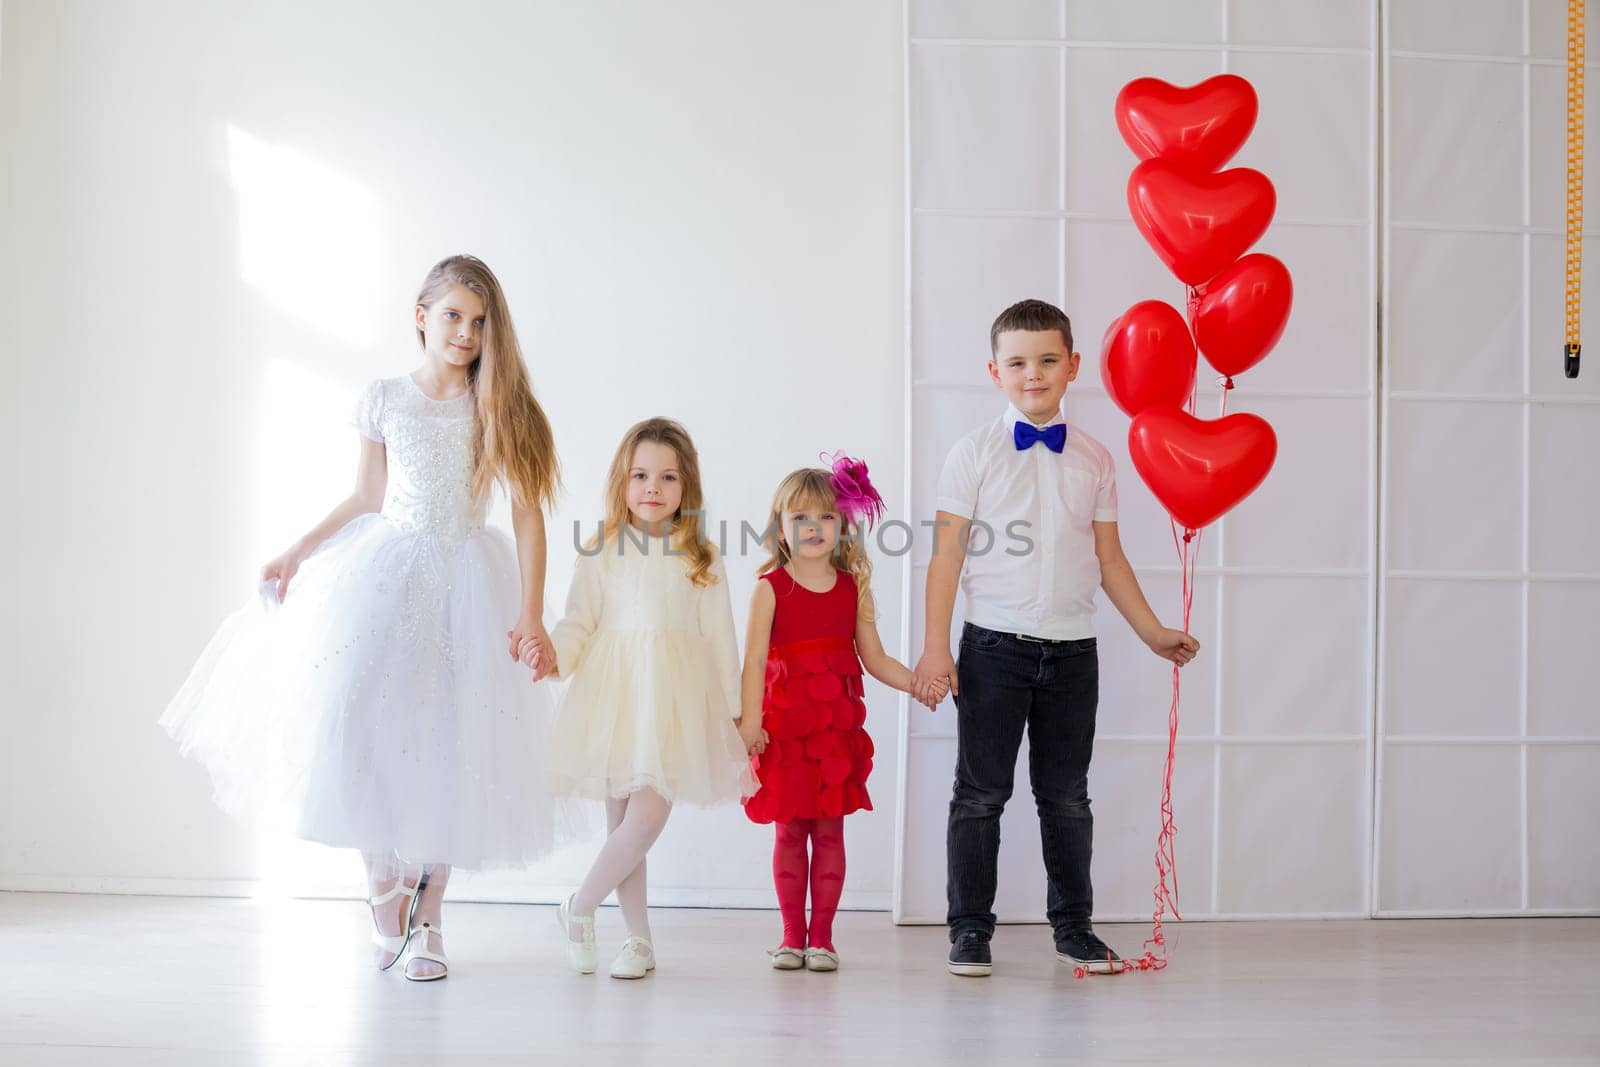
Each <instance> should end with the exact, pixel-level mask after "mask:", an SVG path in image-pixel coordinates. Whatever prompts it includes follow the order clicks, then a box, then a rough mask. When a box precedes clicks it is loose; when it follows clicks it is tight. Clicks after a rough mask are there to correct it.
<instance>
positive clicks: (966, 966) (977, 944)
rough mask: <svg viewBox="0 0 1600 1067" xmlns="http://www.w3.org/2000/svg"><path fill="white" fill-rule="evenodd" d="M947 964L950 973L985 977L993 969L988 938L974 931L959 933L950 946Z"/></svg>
mask: <svg viewBox="0 0 1600 1067" xmlns="http://www.w3.org/2000/svg"><path fill="white" fill-rule="evenodd" d="M948 966H949V968H950V973H951V974H959V975H963V976H965V977H967V978H987V977H988V976H989V972H990V971H992V970H994V961H993V959H992V958H991V957H990V955H989V939H988V938H987V937H985V936H983V935H982V934H980V933H976V932H973V933H965V934H962V935H960V936H959V937H957V938H956V943H955V944H953V945H951V946H950V960H949V963H948Z"/></svg>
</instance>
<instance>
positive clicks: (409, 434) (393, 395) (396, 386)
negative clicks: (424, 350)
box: [356, 375, 489, 540]
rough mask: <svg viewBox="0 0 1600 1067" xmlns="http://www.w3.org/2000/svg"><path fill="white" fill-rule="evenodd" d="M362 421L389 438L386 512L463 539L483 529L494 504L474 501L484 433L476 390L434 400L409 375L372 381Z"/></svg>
mask: <svg viewBox="0 0 1600 1067" xmlns="http://www.w3.org/2000/svg"><path fill="white" fill-rule="evenodd" d="M356 428H357V429H358V430H360V432H361V433H362V434H363V435H364V436H366V437H368V438H370V439H372V440H378V441H382V442H383V444H384V447H385V449H386V451H387V454H388V473H389V484H388V488H387V490H386V491H385V493H384V498H383V510H382V514H383V516H384V518H386V519H388V520H389V521H390V522H392V523H394V524H395V525H396V526H398V527H399V528H400V529H402V530H407V531H415V532H419V533H431V534H436V535H438V536H441V537H446V538H450V539H452V540H459V539H463V538H466V537H470V536H472V535H473V534H475V533H478V532H479V531H480V530H482V529H483V526H484V521H485V519H486V518H487V515H488V510H489V504H488V501H487V500H485V501H483V502H481V503H479V504H478V505H477V506H476V507H474V506H473V503H472V445H473V436H474V434H475V433H476V432H477V421H476V416H475V413H474V407H473V398H472V395H471V394H470V393H467V394H463V395H462V396H459V397H455V398H454V399H451V400H435V399H433V398H432V397H430V396H428V395H427V394H426V393H424V392H423V391H422V388H421V387H420V386H419V385H417V383H416V382H414V381H412V380H411V377H410V376H409V375H401V376H400V377H398V378H384V379H382V380H379V381H375V382H373V383H371V384H370V385H368V386H367V389H366V391H365V392H364V393H363V394H362V396H361V401H360V403H359V404H358V405H357V409H356Z"/></svg>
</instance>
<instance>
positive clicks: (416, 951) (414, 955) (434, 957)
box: [400, 922, 450, 982]
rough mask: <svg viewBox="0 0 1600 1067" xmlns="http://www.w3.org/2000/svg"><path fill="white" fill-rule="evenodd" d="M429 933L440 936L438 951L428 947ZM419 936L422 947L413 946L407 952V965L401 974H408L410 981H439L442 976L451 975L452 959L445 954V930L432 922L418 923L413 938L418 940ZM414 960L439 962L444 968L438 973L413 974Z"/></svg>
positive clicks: (412, 934) (412, 933)
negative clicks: (412, 963) (412, 964)
mask: <svg viewBox="0 0 1600 1067" xmlns="http://www.w3.org/2000/svg"><path fill="white" fill-rule="evenodd" d="M429 934H435V935H437V936H438V938H439V951H438V952H434V951H433V950H432V949H430V948H429V947H428V935H429ZM419 937H420V938H421V939H422V947H421V948H415V947H413V948H412V949H411V951H409V952H407V953H406V966H405V967H404V968H403V969H402V970H401V972H400V973H401V974H403V975H405V976H406V981H408V982H437V981H438V980H439V979H441V978H448V977H450V961H449V960H448V959H446V958H445V954H444V931H443V930H441V929H440V928H439V927H437V926H435V925H433V924H432V923H429V922H424V923H418V924H417V928H416V929H415V930H413V931H411V940H416V939H417V938H419ZM412 960H427V961H428V962H430V963H437V964H438V965H439V966H441V967H443V968H444V970H442V971H440V972H439V973H438V974H412V973H411V961H412Z"/></svg>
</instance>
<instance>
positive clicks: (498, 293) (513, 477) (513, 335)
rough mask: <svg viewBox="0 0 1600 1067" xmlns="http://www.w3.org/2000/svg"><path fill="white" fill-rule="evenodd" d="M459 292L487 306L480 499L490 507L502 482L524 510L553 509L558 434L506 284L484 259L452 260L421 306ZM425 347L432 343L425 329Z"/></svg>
mask: <svg viewBox="0 0 1600 1067" xmlns="http://www.w3.org/2000/svg"><path fill="white" fill-rule="evenodd" d="M454 285H459V286H461V287H462V288H464V289H468V290H471V291H472V292H473V293H476V294H477V296H478V299H480V300H482V301H483V307H484V312H483V316H484V323H483V345H482V347H481V348H480V349H479V352H478V358H477V359H475V360H473V361H472V365H471V366H470V367H468V368H467V383H468V385H469V386H470V388H471V389H472V395H473V401H474V404H475V406H476V408H477V413H478V426H479V433H478V435H477V440H476V442H475V443H474V445H473V451H472V499H473V501H474V502H478V501H482V500H483V499H484V498H485V497H487V496H488V495H489V493H490V491H491V490H492V489H493V487H494V484H495V482H497V481H498V482H503V483H504V484H505V486H506V489H507V491H508V492H509V493H510V494H511V497H512V499H513V500H514V501H515V502H516V503H518V504H520V505H522V506H523V507H530V508H541V509H542V508H545V507H548V506H549V505H550V504H552V503H553V502H554V500H555V497H556V493H557V492H558V491H559V490H560V488H561V465H560V462H559V461H558V460H557V458H556V442H555V434H554V433H552V432H551V429H550V420H549V419H548V418H546V417H545V413H544V409H543V408H541V407H540V406H539V402H538V401H537V400H535V399H534V397H533V387H532V385H531V384H530V383H529V381H528V367H527V364H525V363H524V362H523V361H522V348H521V346H519V345H518V344H517V331H516V329H515V327H513V326H512V325H511V309H510V308H509V307H507V306H506V297H505V293H504V291H503V290H501V288H500V280H499V279H498V278H496V277H495V276H494V272H493V271H492V270H490V269H489V265H488V264H487V263H485V262H484V261H483V260H481V259H479V258H478V257H477V256H449V257H446V258H445V259H441V260H440V261H439V262H437V263H435V264H434V265H433V269H432V270H430V271H428V276H427V277H426V278H424V279H423V280H422V290H421V292H419V293H417V305H418V306H419V307H422V308H427V307H429V306H431V305H432V304H433V302H434V301H436V300H438V299H439V298H440V297H442V296H443V295H444V294H445V292H446V291H447V290H448V289H449V288H450V287H451V286H454ZM417 341H418V342H419V343H422V344H426V343H427V338H426V337H425V336H424V335H423V332H422V328H421V327H420V326H419V327H418V328H417Z"/></svg>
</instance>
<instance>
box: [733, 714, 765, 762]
mask: <svg viewBox="0 0 1600 1067" xmlns="http://www.w3.org/2000/svg"><path fill="white" fill-rule="evenodd" d="M736 721H737V722H738V724H739V740H741V741H743V742H744V750H745V754H746V755H750V756H759V755H761V753H763V752H765V751H766V750H767V742H769V741H771V740H772V738H770V737H768V736H767V731H765V730H763V729H762V728H761V724H760V723H759V722H758V721H757V720H756V718H755V717H754V716H752V715H745V716H743V717H741V718H739V719H738V720H736Z"/></svg>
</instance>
